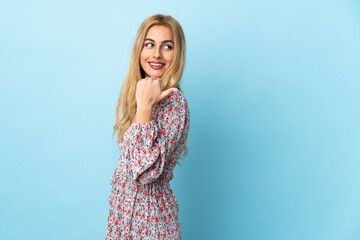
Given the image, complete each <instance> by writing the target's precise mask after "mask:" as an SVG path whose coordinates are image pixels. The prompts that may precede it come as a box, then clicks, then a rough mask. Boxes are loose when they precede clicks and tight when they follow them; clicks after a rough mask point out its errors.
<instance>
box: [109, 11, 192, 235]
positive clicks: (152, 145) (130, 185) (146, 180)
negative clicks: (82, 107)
mask: <svg viewBox="0 0 360 240" xmlns="http://www.w3.org/2000/svg"><path fill="white" fill-rule="evenodd" d="M184 64H185V37H184V33H183V30H182V28H181V26H180V24H179V23H178V22H177V21H176V20H175V19H174V18H172V17H171V16H164V15H161V14H157V15H153V16H151V17H149V18H147V19H146V20H145V21H144V22H143V23H142V24H141V26H140V28H139V30H138V32H137V35H136V39H135V43H134V46H133V50H132V54H131V59H130V66H129V69H128V73H127V75H126V78H125V81H124V83H123V85H122V89H121V92H120V95H119V99H118V102H117V106H116V114H115V115H116V124H115V126H114V135H115V133H116V134H117V142H118V146H119V149H120V151H121V156H120V159H119V161H118V164H117V166H116V169H115V172H114V175H113V177H112V179H111V185H112V188H111V194H110V197H109V206H110V208H109V213H108V219H107V231H106V240H110V239H129V240H130V239H181V230H180V223H179V205H178V201H177V198H176V196H175V195H174V193H173V191H172V189H171V187H170V184H169V181H170V180H171V179H173V170H174V168H175V166H176V164H178V160H179V159H180V157H181V154H182V153H183V152H184V155H183V157H185V156H186V155H187V153H188V149H187V146H186V140H187V136H188V132H189V127H190V112H189V108H188V104H187V100H186V99H185V97H184V95H183V93H182V91H181V89H180V80H181V76H182V73H183V69H184Z"/></svg>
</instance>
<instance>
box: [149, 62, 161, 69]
mask: <svg viewBox="0 0 360 240" xmlns="http://www.w3.org/2000/svg"><path fill="white" fill-rule="evenodd" d="M149 65H150V67H151V68H152V69H155V70H159V69H162V68H163V67H164V66H165V64H161V65H160V64H157V63H150V62H149Z"/></svg>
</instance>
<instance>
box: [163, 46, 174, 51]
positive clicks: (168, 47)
mask: <svg viewBox="0 0 360 240" xmlns="http://www.w3.org/2000/svg"><path fill="white" fill-rule="evenodd" d="M164 47H165V48H167V49H168V50H171V49H173V47H172V46H170V45H165V46H164Z"/></svg>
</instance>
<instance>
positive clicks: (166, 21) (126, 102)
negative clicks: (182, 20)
mask: <svg viewBox="0 0 360 240" xmlns="http://www.w3.org/2000/svg"><path fill="white" fill-rule="evenodd" d="M155 25H160V26H165V27H168V28H169V29H170V30H171V31H172V33H173V36H174V50H175V52H174V58H173V61H172V62H171V64H170V66H169V68H168V69H167V70H166V72H165V73H164V74H163V76H162V77H161V78H162V84H161V90H162V91H164V90H166V89H168V88H171V87H176V88H178V89H179V90H181V89H180V80H181V76H182V74H183V71H184V66H185V52H186V46H185V36H184V32H183V30H182V27H181V26H180V24H179V23H178V22H177V21H176V20H175V19H174V18H173V17H171V16H168V15H162V14H156V15H153V16H150V17H148V18H147V19H145V20H144V21H143V23H142V24H141V25H140V27H139V30H138V32H137V34H136V37H135V42H134V45H133V49H132V53H131V57H130V65H129V69H128V72H127V74H126V77H125V80H124V82H123V84H122V87H121V91H120V94H119V98H118V101H117V105H116V110H115V122H116V124H115V125H114V127H113V129H114V131H113V135H112V137H113V140H114V135H115V133H116V134H117V137H118V139H121V138H122V137H123V134H124V133H125V131H126V130H127V129H128V128H129V127H130V125H131V124H132V122H133V120H134V118H135V113H136V97H135V93H136V83H137V81H139V80H140V79H142V78H145V73H144V70H143V69H142V67H141V65H140V54H141V51H142V48H143V46H144V41H145V37H146V34H147V32H148V31H149V29H150V28H151V27H152V26H155ZM183 151H184V152H185V153H184V155H183V156H182V157H181V158H185V156H186V155H187V154H188V148H187V146H186V143H185V145H184V149H183Z"/></svg>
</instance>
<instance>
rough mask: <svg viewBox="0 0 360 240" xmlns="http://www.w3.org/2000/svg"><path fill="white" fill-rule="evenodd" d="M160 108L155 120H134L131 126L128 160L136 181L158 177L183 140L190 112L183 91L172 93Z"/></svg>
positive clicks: (145, 181)
mask: <svg viewBox="0 0 360 240" xmlns="http://www.w3.org/2000/svg"><path fill="white" fill-rule="evenodd" d="M159 107H161V109H160V114H159V116H158V119H151V120H150V121H148V122H138V123H137V122H134V123H133V124H132V125H131V126H130V131H129V137H130V144H129V157H130V160H129V161H130V167H131V171H132V174H133V179H134V180H135V181H136V183H137V184H148V183H151V182H153V181H155V180H156V179H158V178H159V177H160V175H161V174H162V173H163V171H164V168H165V165H166V163H167V161H168V160H169V158H171V157H177V156H173V154H175V153H178V152H179V151H174V150H175V149H176V148H182V147H183V146H182V145H183V144H185V142H186V138H187V128H186V126H187V125H188V124H189V123H188V122H187V121H189V116H188V113H189V112H188V106H187V102H186V100H185V98H184V96H183V95H182V93H181V92H180V91H179V92H173V93H171V94H170V95H168V96H167V97H166V99H165V102H164V104H162V105H161V106H159ZM139 112H140V111H139ZM139 116H140V114H139Z"/></svg>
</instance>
